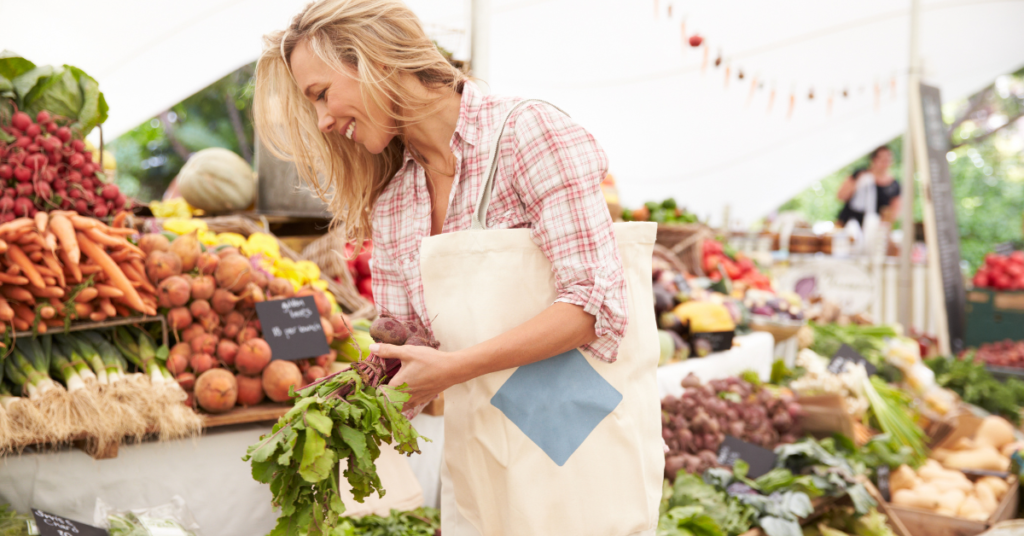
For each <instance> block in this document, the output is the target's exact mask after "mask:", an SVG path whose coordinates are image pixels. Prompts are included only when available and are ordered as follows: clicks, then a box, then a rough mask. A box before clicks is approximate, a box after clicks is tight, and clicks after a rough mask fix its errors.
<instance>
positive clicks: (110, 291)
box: [95, 285, 124, 298]
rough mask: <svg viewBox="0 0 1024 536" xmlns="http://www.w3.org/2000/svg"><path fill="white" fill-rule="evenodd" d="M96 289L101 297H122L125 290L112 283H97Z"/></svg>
mask: <svg viewBox="0 0 1024 536" xmlns="http://www.w3.org/2000/svg"><path fill="white" fill-rule="evenodd" d="M95 288H96V290H97V291H98V292H99V296H100V297H101V298H121V297H124V292H121V291H120V290H118V289H117V288H116V287H112V286H110V285H95Z"/></svg>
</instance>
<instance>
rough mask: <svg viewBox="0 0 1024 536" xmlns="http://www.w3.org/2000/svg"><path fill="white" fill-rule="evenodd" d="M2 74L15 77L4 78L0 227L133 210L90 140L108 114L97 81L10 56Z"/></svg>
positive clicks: (0, 82) (0, 84)
mask: <svg viewBox="0 0 1024 536" xmlns="http://www.w3.org/2000/svg"><path fill="white" fill-rule="evenodd" d="M0 72H4V73H5V74H8V75H10V76H11V78H10V79H8V78H5V77H4V76H0V186H2V189H3V192H2V193H3V196H2V197H0V222H10V221H12V220H14V219H15V218H17V217H21V216H27V217H34V216H35V214H36V213H37V212H38V211H47V210H53V209H61V210H73V211H75V212H77V213H79V214H83V215H87V216H96V217H98V218H106V217H108V216H113V215H114V214H115V213H116V212H118V211H120V210H124V209H126V208H130V207H131V205H132V201H131V200H129V199H128V198H127V197H126V196H125V195H124V193H122V192H121V191H120V189H119V188H118V187H117V185H116V184H113V183H112V182H110V181H109V180H108V178H107V176H106V175H105V174H104V168H105V167H106V165H107V162H104V164H103V165H100V164H99V163H98V162H97V161H96V160H94V155H93V151H90V150H87V148H86V144H85V141H84V138H85V136H86V135H87V134H88V133H89V131H91V130H92V129H93V128H94V127H95V126H97V125H99V124H100V123H102V122H103V121H105V120H106V117H107V105H106V102H105V101H104V100H103V94H102V93H100V91H99V85H98V84H97V83H96V81H95V80H93V79H92V78H91V77H90V76H89V75H87V74H85V73H84V72H82V71H81V70H80V69H77V68H75V67H71V66H64V67H51V66H49V65H44V66H36V65H35V64H33V63H32V62H30V61H28V60H26V59H25V58H21V57H19V56H16V55H13V54H10V53H5V54H4V55H3V56H2V57H0Z"/></svg>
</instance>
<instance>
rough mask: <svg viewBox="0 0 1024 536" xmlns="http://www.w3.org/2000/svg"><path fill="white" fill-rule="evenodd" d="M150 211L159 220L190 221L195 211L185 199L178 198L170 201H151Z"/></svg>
mask: <svg viewBox="0 0 1024 536" xmlns="http://www.w3.org/2000/svg"><path fill="white" fill-rule="evenodd" d="M149 209H150V210H152V211H153V215H154V216H156V217H157V218H183V219H190V218H191V217H192V213H193V212H194V211H195V210H194V209H193V208H192V207H191V206H190V205H189V204H188V202H186V201H185V200H184V199H182V198H180V197H176V198H174V199H171V200H169V201H151V202H150V203H149Z"/></svg>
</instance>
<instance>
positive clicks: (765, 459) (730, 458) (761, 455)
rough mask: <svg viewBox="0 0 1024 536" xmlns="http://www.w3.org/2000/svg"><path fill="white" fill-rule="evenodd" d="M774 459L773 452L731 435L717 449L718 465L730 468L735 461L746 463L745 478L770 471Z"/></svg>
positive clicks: (773, 466) (755, 476)
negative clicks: (748, 467) (748, 468)
mask: <svg viewBox="0 0 1024 536" xmlns="http://www.w3.org/2000/svg"><path fill="white" fill-rule="evenodd" d="M776 459H777V458H776V456H775V453H774V452H772V451H770V450H768V449H766V448H762V447H759V446H757V445H755V444H753V443H747V442H746V441H743V440H742V439H739V438H736V437H733V436H731V435H727V436H725V440H723V441H722V446H720V447H718V463H719V464H721V465H725V466H727V467H732V466H733V465H734V464H735V463H736V460H743V461H745V462H747V465H748V466H750V470H749V471H747V478H757V477H759V476H761V475H763V474H765V473H767V472H768V471H771V470H772V469H774V468H775V460H776Z"/></svg>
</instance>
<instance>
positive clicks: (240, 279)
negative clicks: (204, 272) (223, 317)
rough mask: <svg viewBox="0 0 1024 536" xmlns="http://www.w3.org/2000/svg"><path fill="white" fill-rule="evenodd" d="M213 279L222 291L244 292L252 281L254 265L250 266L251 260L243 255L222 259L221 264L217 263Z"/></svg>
mask: <svg viewBox="0 0 1024 536" xmlns="http://www.w3.org/2000/svg"><path fill="white" fill-rule="evenodd" d="M213 278H214V279H216V280H217V286H218V287H220V288H222V289H228V290H230V291H231V292H242V291H243V290H245V287H246V285H248V284H249V282H250V281H252V265H251V264H249V259H247V258H245V257H243V256H241V255H228V256H225V257H221V259H220V262H218V263H217V269H216V270H215V271H214V272H213ZM214 308H216V306H215V307H214ZM222 314H223V313H222Z"/></svg>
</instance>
